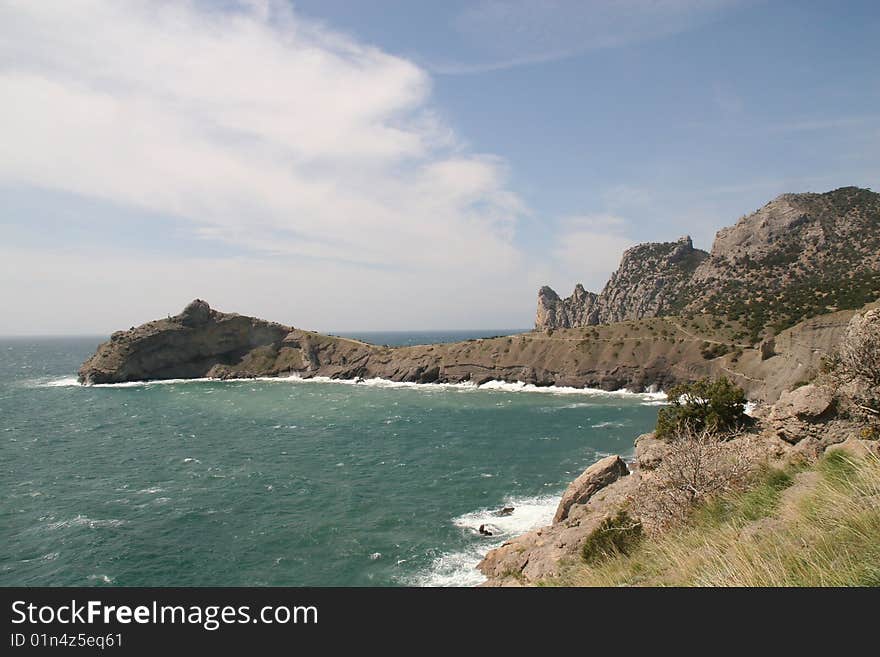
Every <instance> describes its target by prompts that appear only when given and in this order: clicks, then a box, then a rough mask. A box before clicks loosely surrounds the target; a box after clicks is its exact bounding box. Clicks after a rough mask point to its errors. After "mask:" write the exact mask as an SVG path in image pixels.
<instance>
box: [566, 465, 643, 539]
mask: <svg viewBox="0 0 880 657" xmlns="http://www.w3.org/2000/svg"><path fill="white" fill-rule="evenodd" d="M628 474H629V470H628V469H627V467H626V463H624V462H623V460H622V459H621V458H620V457H619V456H616V455H615V456H606V457H605V458H604V459H602V460H600V461H597V462H596V463H594V464H593V465H591V466H590V467H588V468H587V469H586V470H584V471H583V473H581V475H580V476H579V477H578V478H577V479H575V480H574V481H573V482H571V484H569V486H568V488H566V489H565V493H563V495H562V499H561V500H560V502H559V506H558V507H557V508H556V515H554V516H553V522H554V523H557V522H562V521H563V520H565V519H566V518H567V517H568V512H569V509H571V507H572V505H574V504H585V503H586V502H588V501H589V499H590V498H591V497H592V496H593V495H595V494H596V493H597V492H598V491H600V490H601V489H603V488H605V486H607V485H608V484H610V483H613V482H614V481H617V480H618V479H619V478H620V477H624V476H626V475H628Z"/></svg>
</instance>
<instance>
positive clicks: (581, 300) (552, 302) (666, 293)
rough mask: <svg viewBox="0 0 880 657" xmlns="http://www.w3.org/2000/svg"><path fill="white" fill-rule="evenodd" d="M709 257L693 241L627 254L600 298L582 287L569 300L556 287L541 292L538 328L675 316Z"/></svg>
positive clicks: (641, 247) (643, 246)
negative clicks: (696, 271) (684, 292)
mask: <svg viewBox="0 0 880 657" xmlns="http://www.w3.org/2000/svg"><path fill="white" fill-rule="evenodd" d="M706 257H708V254H707V253H706V252H705V251H700V250H699V249H695V248H694V245H693V242H692V241H691V238H690V237H688V236H685V237H682V238H681V239H679V240H678V241H676V242H663V243H656V244H653V243H652V244H639V245H638V246H634V247H632V248H631V249H627V250H626V251H625V252H624V254H623V257H622V258H621V261H620V267H618V269H617V271H615V272H614V273H613V274H612V275H611V279H610V280H609V281H608V283H607V284H606V285H605V288H604V289H603V290H602V292H601V293H600V294H595V293H593V292H588V291H586V290H585V289H584V287H583V286H582V285H581V284H580V283H578V284H577V286H576V287H575V289H574V294H572V295H571V296H570V297H568V298H567V299H560V298H559V295H557V294H556V292H554V291H553V290H552V289H551V288H549V287H547V286H544V287H542V288H541V290H540V291H539V292H538V312H537V315H536V317H535V327H536V328H538V329H556V328H576V327H582V326H594V325H596V324H611V323H614V322H622V321H626V320H630V319H642V318H643V317H660V316H662V315H664V314H667V315H668V314H672V312H674V310H675V309H676V308H677V307H678V306H677V305H676V304H677V302H678V300H679V298H680V296H681V292H682V290H683V289H684V287H685V286H686V285H687V283H688V282H689V280H690V278H691V275H692V274H693V272H694V269H695V268H696V267H697V265H699V264H700V263H701V262H702V261H703V260H705V259H706Z"/></svg>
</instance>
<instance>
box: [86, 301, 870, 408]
mask: <svg viewBox="0 0 880 657" xmlns="http://www.w3.org/2000/svg"><path fill="white" fill-rule="evenodd" d="M852 315H853V311H841V312H838V313H831V314H827V315H824V316H822V317H816V318H813V319H810V320H806V321H804V322H802V323H800V324H798V325H796V326H794V327H792V328H790V329H787V330H786V331H783V332H782V333H780V335H778V336H776V338H775V340H774V342H773V345H772V349H770V348H768V345H763V347H759V348H751V347H748V346H747V345H738V344H737V342H736V340H735V339H734V337H733V335H734V333H735V327H731V328H729V329H728V328H724V327H721V328H714V322H713V321H712V318H701V319H700V320H699V321H696V320H694V321H690V322H687V323H686V322H685V321H684V320H681V319H679V318H675V317H672V318H668V317H667V318H654V319H646V320H641V321H632V322H620V323H617V324H611V325H603V326H596V327H591V328H589V329H565V330H558V331H553V332H552V334H548V333H547V332H540V331H538V332H532V333H524V334H520V335H512V336H504V337H496V338H486V339H480V340H468V341H466V342H457V343H451V344H435V345H417V346H411V347H393V348H392V347H384V346H379V345H372V344H367V343H365V342H360V341H358V340H352V339H348V338H341V337H335V336H328V335H321V334H319V333H315V332H312V331H305V330H302V329H297V328H294V327H291V326H285V325H283V324H278V323H274V322H268V321H265V320H261V319H257V318H253V317H247V316H244V315H238V314H235V313H223V312H219V311H217V310H214V309H212V308H211V307H210V306H209V305H208V304H207V303H206V302H205V301H202V300H195V301H193V302H192V303H190V304H189V305H188V306H187V307H186V308H185V309H184V310H183V312H182V313H180V314H179V315H175V316H173V317H168V318H166V319H161V320H157V321H153V322H148V323H147V324H144V325H142V326H139V327H135V328H132V329H130V330H128V331H119V332H116V333H114V334H113V335H112V336H111V338H110V340H109V341H107V342H105V343H103V344H101V345H100V346H99V347H98V349H97V351H96V352H95V354H94V355H93V356H92V357H91V358H89V359H88V360H87V361H86V362H85V363H83V365H82V367H81V368H80V370H79V380H80V382H81V383H83V384H86V385H91V384H102V383H122V382H126V381H143V380H151V379H177V378H201V377H209V378H218V379H229V378H253V377H258V376H291V375H296V376H301V377H303V378H311V377H315V376H325V377H330V378H334V379H370V378H382V379H387V380H390V381H406V382H413V383H462V382H470V383H472V384H474V385H480V384H483V383H486V382H488V381H492V380H499V381H507V382H511V383H517V382H521V383H526V384H533V385H537V386H551V385H555V386H570V387H576V388H600V389H604V390H618V389H621V388H627V389H630V390H634V391H642V390H645V389H648V388H653V389H667V388H668V387H669V386H671V385H675V384H676V383H680V382H685V381H691V380H693V379H696V378H700V377H703V376H714V375H721V374H723V375H725V376H729V377H730V378H731V379H733V380H734V381H735V382H736V383H737V384H738V385H740V386H741V387H743V388H744V389H745V390H746V392H747V393H748V395H749V397H750V398H751V399H756V400H766V401H774V400H775V399H776V398H777V397H778V396H779V394H780V393H781V392H782V391H783V390H785V389H787V388H790V387H792V386H793V385H794V384H796V383H797V382H799V381H801V380H804V379H806V378H808V377H809V376H810V373H811V372H815V371H816V369H817V368H818V367H819V363H820V361H821V358H822V356H823V355H825V354H826V353H828V352H829V351H830V349H831V348H832V347H833V345H834V344H835V343H836V342H837V340H838V339H839V337H840V335H841V334H842V331H843V330H844V328H845V327H846V324H847V322H848V321H849V319H850V317H852Z"/></svg>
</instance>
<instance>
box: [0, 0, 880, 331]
mask: <svg viewBox="0 0 880 657" xmlns="http://www.w3.org/2000/svg"><path fill="white" fill-rule="evenodd" d="M878 34H880V3H876V2H874V1H873V0H869V1H865V2H855V1H854V2H847V1H837V2H834V1H825V2H819V1H811V0H795V1H791V2H785V1H778V2H774V1H771V0H766V1H761V0H702V1H701V0H615V1H604V0H592V1H591V0H579V1H577V0H572V1H567V0H534V1H531V0H511V1H507V2H505V1H501V0H471V1H469V2H458V1H448V2H433V1H428V0H425V1H419V0H358V1H354V0H348V1H347V2H344V1H342V0H302V1H295V2H287V1H285V0H213V1H209V0H175V1H173V2H172V1H165V0H151V1H146V0H57V1H53V0H44V1H41V2H33V1H32V0H0V98H2V100H3V102H2V103H0V308H2V312H0V334H6V335H10V334H16V335H26V334H55V335H58V334H106V333H109V332H111V331H113V330H116V329H120V328H127V327H128V326H132V325H136V324H140V323H142V322H145V321H148V320H150V319H154V318H157V317H165V316H166V315H169V314H175V313H177V312H179V311H180V310H181V309H182V308H183V306H184V305H186V303H188V302H189V301H190V300H192V299H194V298H197V297H198V298H203V299H205V300H207V301H208V302H209V303H210V304H211V305H212V306H213V307H215V308H217V309H220V310H224V311H229V312H240V313H243V314H249V315H256V316H261V317H265V318H268V319H272V320H275V321H280V322H283V323H286V324H291V325H294V326H298V327H302V328H308V329H315V330H320V331H330V332H344V331H360V330H394V329H398V330H405V329H412V330H416V329H453V328H460V329H466V328H470V329H483V328H485V329H489V328H518V327H529V326H531V325H532V324H533V323H534V313H535V300H536V294H537V290H538V288H539V287H540V286H541V285H544V284H549V285H551V286H552V287H554V289H556V290H557V292H559V293H560V294H561V295H563V296H567V295H568V294H570V293H571V290H572V289H573V288H574V285H575V283H577V282H582V283H583V284H584V285H585V286H586V287H587V289H593V290H596V291H598V290H600V289H601V287H602V286H603V285H604V282H605V280H606V279H607V277H608V275H609V274H610V273H611V272H612V271H613V270H614V269H615V268H616V266H617V264H618V262H619V260H620V256H621V254H622V252H623V250H624V249H626V248H627V247H629V246H631V245H633V244H636V243H638V242H644V241H670V240H674V239H677V238H678V237H680V236H682V235H685V234H689V235H691V236H692V237H693V239H694V242H695V245H696V246H698V247H701V248H704V249H708V248H709V247H710V246H711V242H712V238H713V236H714V234H715V232H716V231H717V230H718V229H719V228H721V227H723V226H726V225H730V224H732V223H734V222H735V221H736V220H737V219H739V218H740V217H741V216H743V215H744V214H747V213H749V212H752V211H754V210H755V209H757V208H759V207H760V206H762V205H763V204H765V203H766V202H768V201H769V200H771V199H772V198H774V197H775V196H777V195H779V194H781V193H785V192H806V191H812V192H823V191H828V190H830V189H835V188H837V187H841V186H845V185H857V186H861V187H872V188H874V189H875V190H876V189H880V66H878V63H880V38H878V37H877V35H878Z"/></svg>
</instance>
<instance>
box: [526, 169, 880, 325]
mask: <svg viewBox="0 0 880 657" xmlns="http://www.w3.org/2000/svg"><path fill="white" fill-rule="evenodd" d="M878 297H880V194H876V193H874V192H872V191H870V190H866V189H859V188H857V187H843V188H840V189H837V190H834V191H831V192H827V193H825V194H784V195H782V196H780V197H778V198H776V199H774V200H773V201H771V202H770V203H768V204H767V205H765V206H764V207H763V208H761V209H759V210H758V211H757V212H754V213H752V214H750V215H748V216H745V217H743V218H742V219H740V220H739V221H738V222H737V223H736V224H735V225H734V226H730V227H728V228H724V229H722V230H720V231H719V232H718V234H717V235H716V238H715V241H714V243H713V245H712V250H711V252H710V253H708V254H707V253H705V252H704V251H700V250H698V249H694V248H693V245H692V244H691V242H690V239H689V238H682V239H680V240H679V241H678V242H671V243H665V244H642V245H639V246H636V247H633V248H632V249H629V250H628V251H627V252H626V253H624V256H623V259H622V260H621V264H620V267H619V269H618V270H617V271H616V272H615V273H614V274H612V276H611V279H610V280H609V281H608V284H607V285H606V286H605V288H604V289H603V290H602V292H601V293H600V294H598V295H594V294H592V293H590V292H587V291H585V290H583V288H580V289H579V290H578V289H576V291H575V295H573V296H572V297H569V298H568V299H565V300H560V299H559V297H558V296H557V295H556V293H555V292H553V290H551V289H550V288H546V287H545V288H541V291H540V292H539V295H538V313H537V316H536V322H535V326H536V328H538V329H555V328H568V327H578V326H590V325H594V324H604V323H611V322H617V321H622V320H628V319H641V318H644V317H662V316H665V315H674V314H695V313H707V314H713V315H716V316H724V317H726V318H730V319H733V320H738V321H741V322H742V323H743V324H744V325H745V326H747V327H748V330H749V333H750V335H751V337H752V339H753V340H757V339H758V337H759V335H760V334H762V333H764V332H773V333H776V332H779V331H781V330H783V329H785V328H787V327H789V326H792V325H794V324H796V323H797V322H799V321H801V320H803V319H805V318H809V317H814V316H816V315H821V314H824V313H828V312H833V311H835V310H839V309H852V308H858V307H860V306H861V305H863V304H865V303H868V302H870V301H873V300H875V299H877V298H878Z"/></svg>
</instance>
